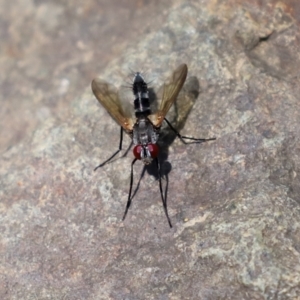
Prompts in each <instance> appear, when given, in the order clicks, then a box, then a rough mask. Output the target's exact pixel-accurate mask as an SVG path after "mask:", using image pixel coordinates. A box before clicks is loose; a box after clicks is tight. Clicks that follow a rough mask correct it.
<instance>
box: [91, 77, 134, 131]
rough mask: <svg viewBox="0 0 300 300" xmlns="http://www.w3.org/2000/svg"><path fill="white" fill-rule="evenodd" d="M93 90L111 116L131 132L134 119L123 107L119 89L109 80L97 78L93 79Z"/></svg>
mask: <svg viewBox="0 0 300 300" xmlns="http://www.w3.org/2000/svg"><path fill="white" fill-rule="evenodd" d="M92 91H93V93H94V95H95V97H96V98H97V100H98V101H99V102H100V103H101V104H102V106H103V107H104V108H105V109H106V110H107V112H108V113H109V114H110V115H111V117H112V118H113V119H114V120H115V121H116V122H117V123H118V124H119V125H120V126H122V127H123V129H124V130H125V131H126V132H127V133H130V132H131V131H132V129H133V125H134V121H133V119H132V118H131V116H130V114H129V113H128V112H127V111H125V110H124V109H123V107H122V104H121V101H120V98H119V95H118V92H117V90H116V89H115V88H114V87H113V86H112V85H110V84H108V83H107V82H105V81H103V80H101V79H98V78H96V79H94V80H93V81H92Z"/></svg>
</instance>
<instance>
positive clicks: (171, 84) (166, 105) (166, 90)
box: [148, 64, 188, 127]
mask: <svg viewBox="0 0 300 300" xmlns="http://www.w3.org/2000/svg"><path fill="white" fill-rule="evenodd" d="M187 72H188V68H187V65H186V64H182V65H180V66H179V67H178V68H177V69H176V70H175V71H174V72H173V74H172V76H171V78H170V80H169V81H168V82H166V83H165V84H164V87H163V96H162V100H161V103H160V107H159V109H158V111H157V112H156V113H154V114H152V115H150V116H148V118H149V119H150V120H151V122H152V123H153V125H154V126H156V127H160V126H161V124H162V122H163V120H164V118H165V116H166V114H167V113H168V111H169V109H170V108H171V106H172V104H173V103H174V101H175V100H176V98H177V96H178V94H179V92H180V90H181V88H182V86H183V84H184V82H185V79H186V76H187Z"/></svg>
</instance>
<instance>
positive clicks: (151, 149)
mask: <svg viewBox="0 0 300 300" xmlns="http://www.w3.org/2000/svg"><path fill="white" fill-rule="evenodd" d="M147 146H148V150H149V152H150V154H151V157H152V158H156V157H157V155H158V146H157V145H156V144H148V145H147Z"/></svg>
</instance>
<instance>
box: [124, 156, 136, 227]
mask: <svg viewBox="0 0 300 300" xmlns="http://www.w3.org/2000/svg"><path fill="white" fill-rule="evenodd" d="M136 161H137V158H135V159H134V160H133V161H132V163H131V172H130V187H129V193H128V200H127V205H126V209H125V212H124V216H123V219H122V221H124V220H125V218H126V215H127V212H128V209H129V207H130V204H131V200H132V199H131V192H132V185H133V165H134V163H135V162H136Z"/></svg>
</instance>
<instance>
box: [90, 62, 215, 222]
mask: <svg viewBox="0 0 300 300" xmlns="http://www.w3.org/2000/svg"><path fill="white" fill-rule="evenodd" d="M186 76H187V65H186V64H182V65H180V66H179V67H178V68H177V69H176V70H175V71H174V72H173V74H172V77H171V79H170V80H169V82H167V83H165V84H164V90H163V96H162V100H161V103H160V106H159V109H158V110H157V111H156V112H152V111H151V109H150V102H149V92H148V87H147V83H146V82H145V80H144V78H143V76H142V75H141V73H139V72H137V73H135V75H134V79H133V84H132V91H133V94H134V97H135V99H134V110H135V119H134V118H132V117H131V115H130V113H128V112H127V111H126V110H125V109H124V107H123V106H122V104H121V101H120V98H119V96H118V93H117V91H116V89H115V88H114V87H113V86H112V85H110V84H108V83H106V82H105V81H102V80H100V79H94V80H93V81H92V91H93V93H94V95H95V96H96V98H97V99H98V101H99V102H100V103H101V104H102V105H103V106H104V108H105V109H106V110H107V112H108V113H109V114H110V115H111V116H112V118H113V119H114V120H115V121H116V122H117V123H118V124H119V125H120V126H121V131H120V144H119V149H118V150H117V151H116V152H115V153H113V154H112V156H111V157H109V158H108V159H107V160H106V161H104V162H103V163H101V164H100V165H99V166H97V167H96V168H95V170H96V169H98V168H100V167H103V166H104V165H105V164H106V163H108V162H109V161H111V160H112V159H113V158H114V157H115V156H116V155H117V154H118V153H119V152H120V151H121V150H122V141H123V130H124V131H125V132H126V133H127V134H128V135H129V136H130V137H131V138H132V142H133V144H134V149H133V154H134V156H135V158H134V160H133V161H132V163H131V174H130V188H129V193H128V200H127V205H126V209H125V212H124V216H123V220H124V219H125V217H126V214H127V212H128V209H129V207H130V204H131V200H132V197H131V195H132V185H133V165H134V163H135V162H136V161H137V160H141V161H142V162H143V163H144V164H145V165H148V164H150V163H151V162H152V161H153V160H154V161H155V163H156V166H157V170H158V179H159V189H160V194H161V198H162V202H163V207H164V211H165V214H166V217H167V219H168V223H169V225H170V227H172V224H171V221H170V218H169V215H168V210H167V202H166V199H165V197H164V195H163V190H162V182H161V171H160V162H159V160H158V153H159V149H158V145H157V140H158V137H159V131H160V128H161V125H162V122H163V121H164V120H165V121H166V123H167V124H168V126H169V127H170V128H171V129H172V130H173V131H174V132H175V133H176V135H177V136H178V137H179V138H180V140H181V141H182V142H183V143H184V144H190V143H202V142H206V141H210V140H214V139H215V138H211V139H196V138H192V137H186V136H182V135H180V134H179V133H178V132H177V131H176V129H175V128H174V127H173V126H172V125H171V124H170V122H169V121H168V120H167V119H166V118H165V116H166V114H167V112H168V111H169V109H170V107H171V106H172V104H173V103H174V101H175V99H176V98H177V96H178V94H179V92H180V90H181V88H182V86H183V84H184V82H185V79H186ZM185 140H192V142H186V141H185Z"/></svg>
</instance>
